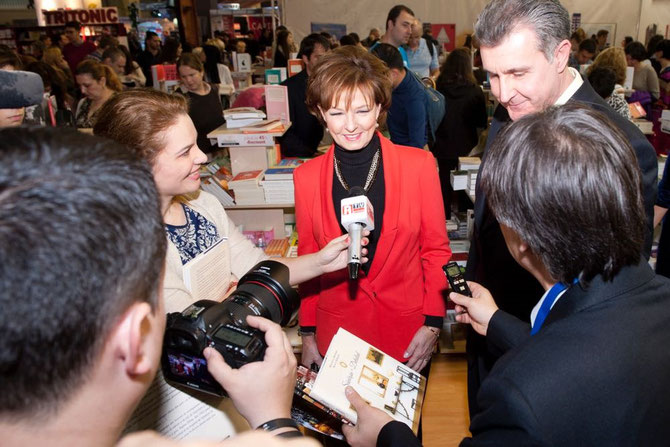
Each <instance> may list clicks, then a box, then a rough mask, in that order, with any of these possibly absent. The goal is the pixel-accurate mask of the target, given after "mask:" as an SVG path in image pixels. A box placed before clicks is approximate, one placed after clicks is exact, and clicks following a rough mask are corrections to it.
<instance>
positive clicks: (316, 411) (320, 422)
mask: <svg viewBox="0 0 670 447" xmlns="http://www.w3.org/2000/svg"><path fill="white" fill-rule="evenodd" d="M316 376H317V373H316V372H315V371H312V370H311V369H308V368H306V367H305V366H302V365H298V375H297V378H296V383H295V389H294V392H293V405H292V407H291V418H292V419H293V420H294V421H296V422H297V423H298V424H300V425H302V426H303V427H306V428H308V429H310V430H314V431H315V432H318V433H321V434H324V435H327V436H330V437H332V438H335V439H340V440H344V435H343V434H342V424H348V423H349V421H348V420H347V419H346V418H344V416H342V415H341V414H339V413H338V412H337V411H335V410H333V409H331V408H329V407H327V406H325V405H324V404H322V403H321V402H319V401H317V400H314V399H313V398H312V397H311V396H310V394H311V392H312V387H313V386H314V381H315V380H316Z"/></svg>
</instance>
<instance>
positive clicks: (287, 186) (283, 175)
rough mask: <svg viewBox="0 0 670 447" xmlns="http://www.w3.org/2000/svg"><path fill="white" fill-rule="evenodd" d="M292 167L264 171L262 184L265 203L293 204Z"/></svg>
mask: <svg viewBox="0 0 670 447" xmlns="http://www.w3.org/2000/svg"><path fill="white" fill-rule="evenodd" d="M294 169H295V168H294V167H276V168H268V169H266V170H265V180H264V181H263V182H262V184H263V190H264V191H265V203H293V202H294V200H295V198H294V189H293V170H294Z"/></svg>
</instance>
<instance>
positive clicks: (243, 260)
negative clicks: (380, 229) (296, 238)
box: [93, 89, 367, 312]
mask: <svg viewBox="0 0 670 447" xmlns="http://www.w3.org/2000/svg"><path fill="white" fill-rule="evenodd" d="M93 130H94V133H95V134H96V135H100V136H104V137H107V138H110V139H112V140H115V141H117V142H119V143H122V144H125V145H126V146H128V147H130V148H131V149H134V150H135V151H137V153H139V154H140V155H141V156H142V157H144V158H145V159H146V160H147V162H148V163H149V164H150V165H151V168H152V171H153V175H154V180H155V182H156V187H157V189H158V194H159V196H160V199H161V203H160V207H161V213H162V215H163V219H164V224H165V233H166V236H167V239H168V250H167V259H166V267H165V279H164V283H163V289H164V293H163V295H164V299H165V308H166V310H167V312H181V311H183V310H184V309H185V308H186V307H188V306H189V305H190V304H192V303H194V302H195V301H198V300H201V299H214V300H222V299H223V298H224V297H225V296H226V292H228V290H229V289H230V287H231V285H234V284H235V283H236V281H237V279H239V278H240V277H241V276H242V275H244V274H245V273H246V272H247V271H248V270H249V269H251V267H253V266H254V265H255V264H257V263H258V262H260V261H262V260H264V259H267V256H266V254H265V253H264V252H263V251H262V250H260V249H259V248H256V247H254V245H253V244H252V243H251V242H250V241H249V240H248V239H247V238H246V237H245V236H244V235H243V234H242V233H241V232H240V231H239V230H238V229H237V228H236V227H235V224H234V223H233V222H232V221H231V220H230V219H229V218H228V216H227V215H226V212H225V210H224V209H223V206H222V205H221V203H220V202H219V201H218V200H217V199H216V198H215V197H214V196H212V195H211V194H208V193H206V192H204V191H200V190H199V187H200V166H201V164H203V163H205V162H206V161H207V156H206V155H205V154H204V153H203V152H202V151H201V150H200V148H199V147H198V145H197V144H196V140H197V132H196V129H195V126H194V125H193V122H192V121H191V118H190V117H189V115H188V104H187V101H186V99H185V98H184V97H183V96H180V95H169V94H167V93H162V92H159V91H157V90H152V89H133V90H128V91H125V92H122V93H119V94H118V95H116V96H115V97H114V98H112V99H111V100H109V101H108V102H107V103H106V104H105V106H104V107H103V108H102V109H101V110H100V113H99V118H98V121H97V122H96V125H95V127H94V129H93ZM107 224H109V225H113V222H108V223H107ZM334 239H335V240H333V241H330V242H329V243H328V244H324V248H323V250H320V251H318V252H315V253H313V254H311V255H309V256H302V257H298V258H278V259H277V260H278V261H280V262H282V263H284V264H286V265H287V266H288V267H289V270H290V282H291V284H294V285H295V284H298V283H300V282H302V281H306V280H308V279H311V278H314V277H316V276H318V275H321V274H323V273H326V272H332V271H335V270H341V269H344V267H345V266H346V249H347V246H348V245H349V240H348V238H347V237H346V236H341V237H338V238H334ZM366 242H367V239H365V240H364V241H363V244H365V243H366ZM363 253H364V254H365V253H366V251H365V249H363ZM187 283H188V284H187ZM203 283H204V284H207V287H203V288H198V287H197V286H198V285H199V284H203Z"/></svg>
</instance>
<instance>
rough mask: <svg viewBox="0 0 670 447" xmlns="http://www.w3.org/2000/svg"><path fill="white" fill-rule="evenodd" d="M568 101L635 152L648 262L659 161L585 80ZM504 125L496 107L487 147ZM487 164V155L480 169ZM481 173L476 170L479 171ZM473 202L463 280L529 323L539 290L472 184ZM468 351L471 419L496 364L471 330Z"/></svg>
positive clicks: (639, 134)
mask: <svg viewBox="0 0 670 447" xmlns="http://www.w3.org/2000/svg"><path fill="white" fill-rule="evenodd" d="M570 101H578V102H580V103H583V104H586V105H589V106H591V107H593V108H594V109H596V110H599V111H601V112H603V113H604V114H605V115H607V117H608V118H609V119H611V120H612V121H613V122H614V123H615V124H616V125H617V126H618V127H619V129H621V130H622V131H623V132H624V134H625V135H626V136H627V137H628V141H629V142H630V144H631V146H632V147H633V149H634V150H635V153H636V155H637V160H638V164H639V166H640V169H641V171H642V186H643V198H644V206H645V211H646V214H647V224H648V231H647V234H646V238H645V245H644V250H643V253H642V255H643V256H644V257H645V258H647V259H648V258H649V255H650V253H651V241H652V224H653V213H654V203H655V201H656V191H657V182H658V177H657V171H658V162H657V160H656V152H655V151H654V148H653V147H652V146H651V144H649V141H648V140H647V138H646V137H645V136H644V135H643V134H642V132H640V130H639V129H638V128H637V127H636V126H635V125H634V124H633V123H631V122H630V121H628V120H627V119H625V118H623V117H622V116H621V115H619V114H617V113H616V112H615V111H614V110H613V109H612V108H611V107H610V106H609V105H608V104H607V103H606V102H605V101H603V99H602V98H601V97H600V96H599V95H598V94H597V93H596V92H595V91H594V90H593V88H592V87H591V85H590V84H589V83H588V81H587V80H584V83H583V84H582V86H581V87H580V88H579V90H577V92H575V94H574V95H573V96H572V98H571V99H570ZM508 122H509V117H508V115H507V111H506V110H505V109H504V108H503V107H498V109H497V110H496V114H495V116H494V119H493V122H492V124H491V129H490V131H489V136H488V140H487V144H486V148H487V150H488V148H489V147H490V144H491V142H492V141H493V139H494V138H495V137H496V135H497V133H498V131H499V130H500V129H501V128H502V127H503V126H504V125H505V124H507V123H508ZM485 163H486V151H485V152H484V157H483V158H482V166H484V164H485ZM480 169H481V168H480ZM476 198H477V199H476V202H475V231H474V234H473V239H472V245H471V247H470V253H469V256H468V264H467V269H466V279H468V280H469V281H475V282H477V283H479V284H482V285H483V286H484V287H486V288H487V289H489V291H491V294H492V295H493V297H494V299H495V300H496V304H497V305H498V307H499V308H500V309H501V310H503V311H505V312H507V313H510V314H512V315H514V316H515V317H517V318H519V319H521V320H524V321H526V322H528V321H530V312H531V310H532V309H533V307H534V306H535V304H536V303H537V301H538V300H539V298H540V297H541V296H542V293H543V292H544V291H543V290H542V288H541V287H540V284H539V283H538V282H537V280H535V278H533V276H532V275H531V274H530V273H528V272H527V271H526V270H524V269H523V267H521V266H520V265H519V264H517V262H516V261H515V260H514V258H513V257H512V255H511V254H510V253H509V250H508V249H507V245H506V244H505V239H504V238H503V235H502V232H501V231H500V225H499V224H498V222H497V221H496V219H495V217H494V216H493V214H491V212H490V210H489V209H488V207H487V204H486V197H485V196H484V194H483V192H482V191H481V190H480V188H479V183H478V184H477V190H476ZM467 352H468V399H469V405H470V416H471V417H472V416H474V415H475V414H476V413H477V401H476V400H475V399H476V396H477V392H478V390H479V385H480V383H481V381H482V380H483V379H484V378H485V377H486V375H487V374H488V371H490V369H491V367H492V366H493V364H494V363H495V360H496V358H495V356H492V355H491V354H490V353H489V352H488V350H487V347H486V343H485V342H484V339H483V337H481V336H479V335H477V334H476V333H474V331H470V332H469V334H468V342H467Z"/></svg>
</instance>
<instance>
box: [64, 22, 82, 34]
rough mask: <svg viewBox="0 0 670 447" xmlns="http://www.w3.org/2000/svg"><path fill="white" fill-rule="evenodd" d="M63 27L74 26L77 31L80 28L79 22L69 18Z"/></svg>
mask: <svg viewBox="0 0 670 447" xmlns="http://www.w3.org/2000/svg"><path fill="white" fill-rule="evenodd" d="M65 28H74V29H76V30H77V32H79V31H80V30H81V23H79V22H77V21H76V20H71V21H69V22H67V23H66V24H65Z"/></svg>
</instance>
